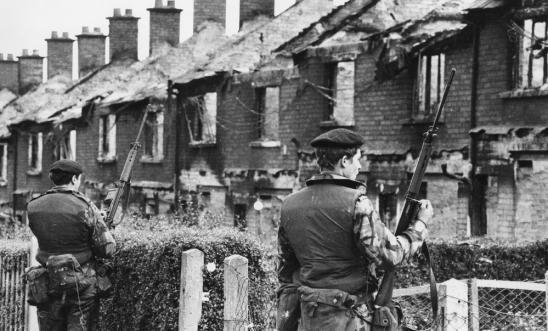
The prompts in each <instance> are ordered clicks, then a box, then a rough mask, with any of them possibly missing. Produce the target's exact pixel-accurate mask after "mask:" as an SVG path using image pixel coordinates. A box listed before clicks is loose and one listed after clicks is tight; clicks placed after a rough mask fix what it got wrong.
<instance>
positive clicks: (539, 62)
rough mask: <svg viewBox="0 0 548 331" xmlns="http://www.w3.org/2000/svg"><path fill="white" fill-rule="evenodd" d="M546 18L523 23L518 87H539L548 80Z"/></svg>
mask: <svg viewBox="0 0 548 331" xmlns="http://www.w3.org/2000/svg"><path fill="white" fill-rule="evenodd" d="M546 37H547V34H546V18H535V19H526V20H524V21H523V38H522V39H521V42H520V52H519V55H518V57H517V58H518V61H519V77H518V81H517V82H518V84H517V85H518V86H516V87H529V88H530V87H539V86H542V85H543V84H545V83H546V80H547V76H548V74H547V67H548V65H547V56H546V52H547V50H548V48H547V47H546Z"/></svg>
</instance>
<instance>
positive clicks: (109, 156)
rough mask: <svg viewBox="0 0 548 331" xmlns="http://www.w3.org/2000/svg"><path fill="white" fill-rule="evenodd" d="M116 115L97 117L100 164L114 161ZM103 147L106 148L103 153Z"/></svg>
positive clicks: (98, 158)
mask: <svg viewBox="0 0 548 331" xmlns="http://www.w3.org/2000/svg"><path fill="white" fill-rule="evenodd" d="M116 120H117V116H116V114H106V115H101V116H99V141H98V143H99V144H98V147H99V150H98V157H97V160H98V161H100V162H108V161H115V160H116V126H117V121H116ZM105 147H107V148H108V150H107V151H105Z"/></svg>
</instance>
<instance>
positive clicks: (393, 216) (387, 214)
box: [379, 193, 398, 230]
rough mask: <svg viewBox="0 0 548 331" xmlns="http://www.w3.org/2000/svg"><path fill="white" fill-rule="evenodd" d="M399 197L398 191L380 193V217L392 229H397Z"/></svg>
mask: <svg viewBox="0 0 548 331" xmlns="http://www.w3.org/2000/svg"><path fill="white" fill-rule="evenodd" d="M397 213H398V198H397V196H396V193H388V194H385V193H380V194H379V217H380V218H381V220H382V222H383V223H384V224H385V225H386V226H387V227H388V228H389V229H390V230H395V229H396V225H397V224H398V219H397V216H398V215H397Z"/></svg>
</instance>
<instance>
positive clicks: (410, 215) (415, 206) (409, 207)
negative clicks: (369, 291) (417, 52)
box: [375, 69, 456, 320]
mask: <svg viewBox="0 0 548 331" xmlns="http://www.w3.org/2000/svg"><path fill="white" fill-rule="evenodd" d="M455 72H456V70H455V69H451V74H450V76H449V80H448V81H447V84H446V85H445V89H444V91H443V97H442V99H441V101H440V103H439V106H438V110H437V112H436V117H435V119H434V122H433V123H432V126H431V127H430V128H429V129H428V131H427V132H425V133H424V141H423V143H422V147H421V150H420V154H419V158H418V160H417V167H416V169H415V171H414V173H413V177H412V178H411V182H410V184H409V188H408V190H407V194H406V196H405V204H404V207H403V210H402V213H401V215H400V219H399V221H398V226H397V228H396V232H395V235H396V236H398V235H401V234H402V233H403V232H404V231H405V230H406V229H407V228H408V227H409V225H410V224H411V223H412V222H413V221H414V220H415V219H416V217H417V213H418V212H419V210H420V202H419V201H418V200H417V198H418V195H419V191H420V186H421V183H422V180H423V178H424V173H425V172H426V168H427V166H428V161H429V160H430V156H431V155H432V141H433V139H434V137H435V136H436V132H437V124H438V121H439V119H440V116H441V112H442V110H443V106H444V105H445V101H446V99H447V95H448V93H449V88H450V87H451V83H452V82H453V77H454V76H455ZM422 252H423V254H424V255H425V256H426V257H427V259H428V261H430V254H429V252H428V248H427V246H426V243H424V244H423V246H422ZM395 279H396V267H395V266H392V265H390V266H386V267H385V273H384V276H383V279H382V282H381V286H380V288H379V292H378V294H377V297H376V298H375V305H376V306H387V305H388V304H389V303H390V301H391V300H392V294H393V290H394V283H395ZM430 293H431V300H432V310H433V313H434V315H433V318H434V320H435V319H436V318H437V311H438V301H437V288H436V285H435V277H434V273H433V271H432V268H431V267H430Z"/></svg>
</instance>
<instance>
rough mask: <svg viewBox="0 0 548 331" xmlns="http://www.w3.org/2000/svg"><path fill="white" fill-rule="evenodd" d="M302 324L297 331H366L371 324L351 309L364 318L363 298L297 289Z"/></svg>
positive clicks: (305, 288) (334, 291)
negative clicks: (357, 311) (358, 310)
mask: <svg viewBox="0 0 548 331" xmlns="http://www.w3.org/2000/svg"><path fill="white" fill-rule="evenodd" d="M299 294H300V300H301V305H300V308H301V321H300V324H299V328H298V330H299V331H320V330H336V331H339V330H340V331H369V330H371V328H370V324H368V323H366V322H365V321H363V320H362V319H360V318H359V317H358V316H357V315H356V313H355V312H354V310H353V308H355V307H359V309H360V310H361V313H362V314H363V315H364V316H365V315H367V308H366V305H365V298H360V297H357V296H355V295H351V294H348V293H346V292H344V291H341V290H336V289H312V288H309V287H306V286H301V287H299Z"/></svg>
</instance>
